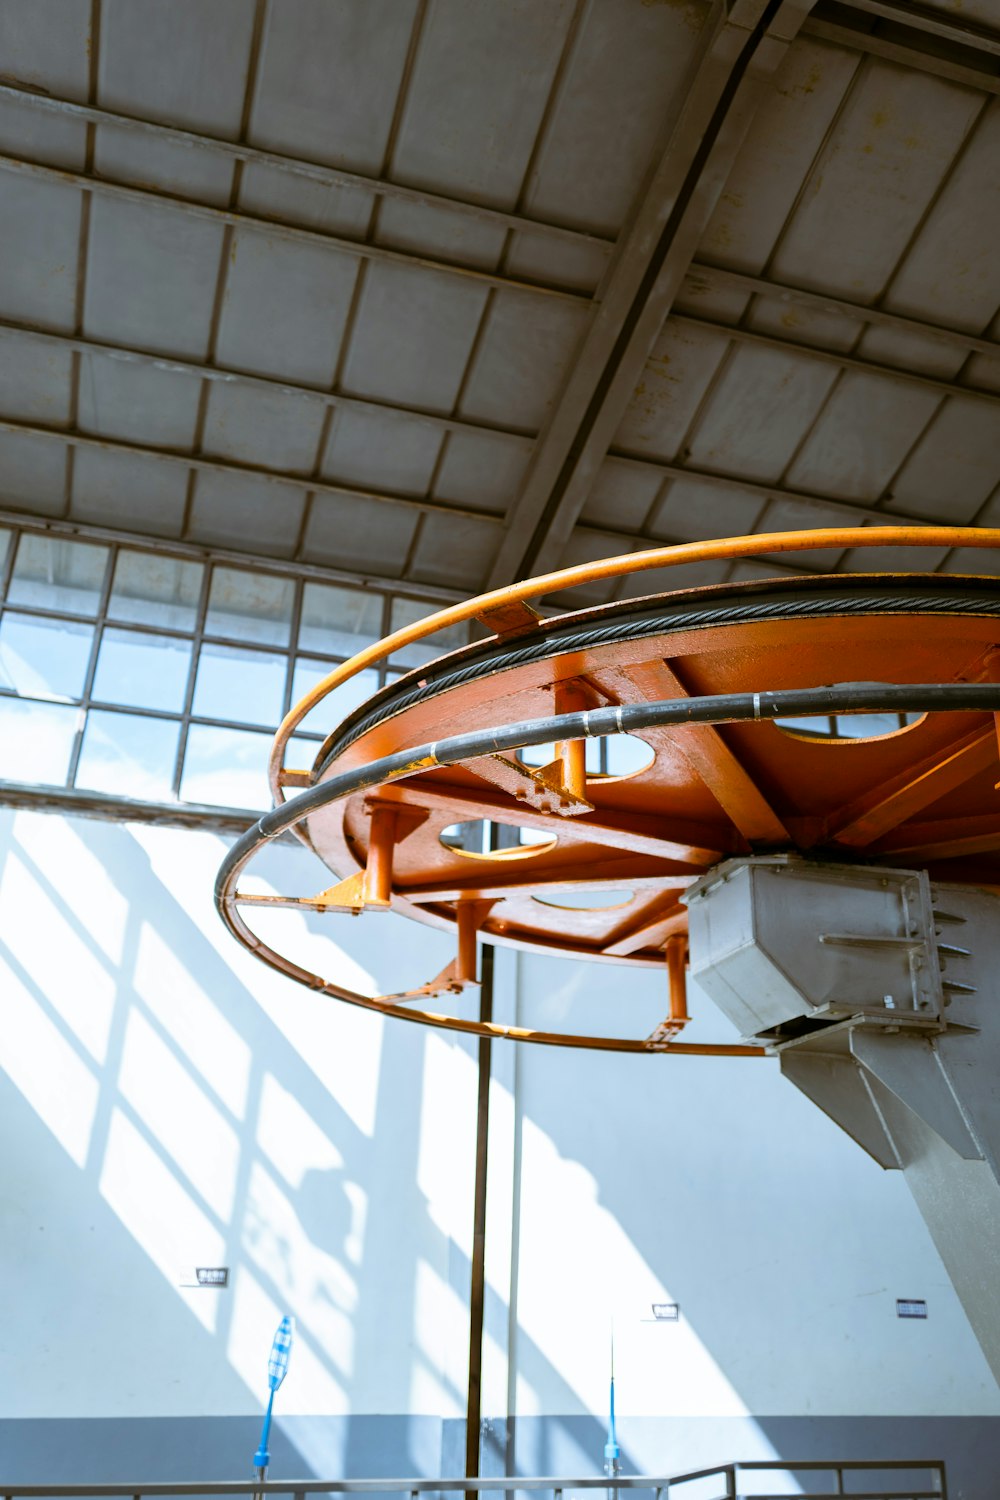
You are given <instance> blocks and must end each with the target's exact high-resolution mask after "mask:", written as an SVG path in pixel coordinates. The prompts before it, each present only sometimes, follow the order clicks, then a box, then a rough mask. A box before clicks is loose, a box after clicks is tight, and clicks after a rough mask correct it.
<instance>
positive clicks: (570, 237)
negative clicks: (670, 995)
mask: <svg viewBox="0 0 1000 1500" xmlns="http://www.w3.org/2000/svg"><path fill="white" fill-rule="evenodd" d="M2 99H7V100H9V101H10V102H11V103H13V104H17V105H26V106H30V107H31V108H33V109H37V110H41V111H43V112H45V113H48V114H57V115H61V116H63V117H64V118H65V117H69V118H70V119H75V120H82V121H86V122H87V123H88V124H91V125H107V126H113V127H114V129H115V130H124V131H127V132H129V133H132V134H139V135H145V136H147V137H149V138H151V139H152V140H157V141H164V142H168V143H171V144H173V145H177V146H184V147H185V148H186V149H187V150H191V151H207V152H210V153H211V154H212V155H213V156H224V157H229V158H230V159H231V160H232V161H238V162H244V163H246V164H248V165H251V166H263V167H271V168H276V169H277V170H278V171H281V172H285V173H287V174H288V175H289V176H293V177H305V178H308V179H309V180H310V181H311V182H321V183H324V184H326V185H327V186H330V187H347V188H360V189H362V190H364V191H366V192H370V193H373V194H374V195H375V196H376V197H378V198H391V199H395V200H396V201H397V202H402V203H419V204H421V205H422V206H423V207H426V208H441V209H447V210H448V212H449V213H458V214H462V215H463V216H465V217H467V218H473V219H479V220H481V221H482V222H483V223H486V224H495V225H496V226H497V228H498V229H504V230H514V231H515V232H517V231H520V232H523V233H526V234H532V235H541V236H543V238H546V239H554V240H560V241H562V242H563V243H566V244H571V245H576V246H578V247H580V246H587V245H590V246H593V247H595V248H596V249H600V250H604V251H609V250H611V249H612V248H613V246H614V241H613V240H609V239H606V238H605V237H604V236H603V235H599V234H591V233H588V232H587V231H586V230H581V229H571V228H569V227H568V226H567V225H565V224H551V223H548V222H547V221H546V220H544V219H532V218H529V217H527V216H526V215H525V214H513V213H507V212H506V211H505V210H504V209H502V208H490V207H488V206H487V205H486V204H483V203H470V202H469V201H468V200H467V199H464V198H451V197H449V196H448V195H447V194H446V193H433V192H428V191H426V190H425V189H423V188H415V187H408V186H407V185H406V184H405V183H402V182H392V181H390V180H389V179H388V178H385V177H370V176H367V175H366V174H365V173H363V172H349V171H347V170H346V169H345V168H343V167H332V166H326V165H324V164H322V163H320V162H314V161H308V160H307V159H306V158H304V157H299V156H289V155H287V154H286V153H285V152H283V151H267V150H264V149H262V148H261V147H259V146H251V145H248V144H247V143H246V142H243V141H227V140H220V138H219V137H218V136H214V135H204V134H201V133H199V132H197V131H194V130H181V129H179V128H178V127H177V126H174V125H162V124H159V123H158V122H156V121H154V120H143V119H140V118H139V117H138V116H137V115H127V114H121V113H119V112H118V111H116V110H111V109H98V108H97V107H96V106H95V105H92V104H81V103H79V102H78V101H77V100H75V99H64V98H61V97H58V96H56V95H53V94H39V93H36V92H35V91H34V90H33V89H30V88H27V87H25V86H23V85H17V84H11V83H6V82H5V83H0V100H2Z"/></svg>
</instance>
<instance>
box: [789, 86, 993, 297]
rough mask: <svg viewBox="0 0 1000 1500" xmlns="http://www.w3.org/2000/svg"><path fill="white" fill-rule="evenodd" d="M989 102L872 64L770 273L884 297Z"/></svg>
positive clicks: (801, 283)
mask: <svg viewBox="0 0 1000 1500" xmlns="http://www.w3.org/2000/svg"><path fill="white" fill-rule="evenodd" d="M982 102H983V96H982V95H981V94H976V93H973V92H972V91H971V90H969V89H965V88H960V87H959V86H958V85H957V84H952V83H947V82H945V81H944V80H943V79H939V78H932V77H930V76H928V75H927V74H926V73H918V72H915V71H913V70H911V69H906V68H900V67H896V66H894V65H892V64H891V63H884V62H880V61H876V60H873V59H869V60H868V62H866V63H865V64H863V65H862V68H861V70H859V74H858V77H857V80H856V82H855V85H854V87H853V88H852V89H851V91H850V95H849V97H848V100H847V103H846V105H845V108H844V110H843V113H842V114H841V116H840V118H839V119H838V121H837V123H836V125H835V126H834V128H833V131H832V133H831V135H830V138H829V140H828V141H827V143H826V145H825V146H824V148H823V150H822V152H821V153H820V155H819V158H818V160H817V162H816V165H815V168H814V170H813V172H812V175H811V177H810V178H809V181H808V183H807V184H806V187H805V190H804V192H803V194H802V197H801V200H800V202H799V205H798V208H797V209H796V211H795V212H794V214H793V215H792V219H791V222H790V224H789V226H788V228H787V230H786V232H785V234H784V235H783V237H782V240H781V243H780V244H779V246H778V248H777V250H776V252H775V254H774V256H773V258H772V261H771V265H770V274H771V275H772V276H774V277H775V278H776V279H777V280H779V281H789V282H791V283H792V284H793V285H796V286H804V287H813V288H816V289H817V290H820V291H828V292H837V291H842V292H843V293H844V295H845V296H846V297H848V298H850V299H851V300H853V301H855V302H865V301H869V300H872V299H874V298H875V297H877V296H878V295H879V294H880V293H881V292H882V291H883V290H884V288H885V287H886V286H887V285H888V283H889V281H890V280H891V277H892V273H893V271H894V269H895V266H896V264H897V262H898V260H899V258H900V256H901V255H902V254H903V253H904V251H905V250H906V248H907V245H908V243H909V241H910V238H911V236H912V235H913V234H914V232H915V231H916V230H917V228H918V226H919V224H920V221H921V218H922V217H923V215H924V214H925V213H926V212H927V210H928V209H929V207H930V206H931V204H932V202H933V199H934V196H935V194H936V193H937V192H938V190H939V189H940V188H941V186H942V183H943V182H944V180H945V177H946V174H947V172H948V169H949V167H950V166H951V164H952V162H953V161H954V159H955V156H956V154H957V153H958V151H959V149H960V148H961V145H962V142H963V139H964V137H965V135H966V133H967V131H969V130H970V129H971V127H972V125H973V124H974V123H975V120H976V117H977V115H978V113H979V110H980V109H981V107H982Z"/></svg>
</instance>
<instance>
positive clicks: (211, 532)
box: [186, 471, 306, 557]
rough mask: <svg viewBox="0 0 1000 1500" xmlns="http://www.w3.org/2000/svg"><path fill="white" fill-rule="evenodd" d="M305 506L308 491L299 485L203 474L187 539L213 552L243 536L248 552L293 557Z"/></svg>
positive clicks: (198, 481)
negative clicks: (213, 549) (211, 548)
mask: <svg viewBox="0 0 1000 1500" xmlns="http://www.w3.org/2000/svg"><path fill="white" fill-rule="evenodd" d="M305 503H306V492H305V490H303V489H299V488H297V487H296V486H295V485H291V484H279V483H276V482H275V481H274V480H265V479H257V478H255V477H254V476H253V475H252V474H248V475H243V474H220V473H218V472H216V473H211V472H206V471H202V472H201V473H199V474H198V475H197V477H196V479H195V486H194V498H193V500H192V502H191V513H190V516H189V519H188V526H187V533H186V534H187V536H188V538H189V539H190V540H191V541H193V542H203V543H204V544H205V545H206V546H210V547H227V546H228V545H229V543H228V542H227V541H226V537H233V536H236V535H239V536H242V537H243V538H244V539H245V540H244V543H243V549H242V550H246V551H250V552H265V553H266V554H267V555H268V556H269V557H291V556H292V555H293V553H294V552H295V545H296V542H297V541H298V537H299V531H300V528H301V526H302V516H303V512H304V509H305Z"/></svg>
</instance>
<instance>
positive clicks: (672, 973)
mask: <svg viewBox="0 0 1000 1500" xmlns="http://www.w3.org/2000/svg"><path fill="white" fill-rule="evenodd" d="M686 968H687V935H686V934H685V933H683V932H674V933H671V935H670V937H668V938H667V974H668V975H669V978H670V1023H671V1025H672V1026H673V1027H675V1028H676V1030H677V1031H680V1029H681V1027H682V1026H686V1025H687V1023H688V1021H689V1020H690V1017H689V1015H688V1008H687V976H686V973H685V970H686Z"/></svg>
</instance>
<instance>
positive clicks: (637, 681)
mask: <svg viewBox="0 0 1000 1500" xmlns="http://www.w3.org/2000/svg"><path fill="white" fill-rule="evenodd" d="M616 677H617V678H618V680H619V681H621V683H622V700H623V701H624V702H627V703H638V702H644V701H650V700H655V699H660V698H688V697H690V696H691V695H690V693H689V692H688V690H687V688H686V687H685V686H684V683H683V682H682V681H681V679H680V678H679V677H678V675H677V673H676V672H675V671H674V669H673V667H671V665H670V663H669V662H666V661H656V662H652V661H651V662H642V663H640V664H638V665H636V666H634V667H624V668H622V670H621V672H620V673H617V674H616ZM626 683H632V684H634V685H635V688H637V689H638V691H637V692H634V691H633V692H631V693H630V692H629V690H628V688H627V686H626V685H625V684H626ZM669 737H670V739H671V742H672V743H673V745H674V747H675V749H677V750H679V751H680V752H681V754H682V755H683V756H684V759H685V760H686V761H687V762H688V764H689V765H690V766H691V768H692V770H694V771H695V773H696V774H697V775H698V777H699V778H700V779H701V781H703V782H704V784H705V786H706V787H707V788H708V790H709V791H710V792H711V793H712V796H713V797H714V798H715V800H716V802H718V804H719V806H720V807H721V808H722V810H723V811H724V812H725V813H726V814H727V815H728V816H729V817H730V818H731V819H732V821H733V823H734V824H735V825H736V827H737V828H738V829H739V831H740V833H742V835H743V837H744V838H745V839H746V840H747V842H748V843H750V844H787V843H788V839H789V834H788V829H787V828H786V827H785V825H784V823H783V822H782V821H781V819H780V818H779V817H778V814H777V813H776V812H775V811H774V809H773V807H771V805H770V803H769V802H768V800H767V798H766V797H765V796H764V794H763V792H762V791H761V790H760V788H759V787H758V786H757V785H756V783H755V782H754V780H753V778H752V777H751V776H750V774H749V772H748V771H747V770H746V769H745V768H744V767H743V766H742V765H741V764H740V762H739V761H738V760H737V758H736V756H735V755H734V754H733V752H732V751H731V750H730V749H729V747H728V745H727V744H726V743H725V741H724V740H723V738H722V736H721V735H720V734H719V731H718V730H717V729H715V728H713V726H712V725H710V724H692V725H688V726H686V727H684V728H682V729H675V730H672V731H671V732H670V736H669Z"/></svg>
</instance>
